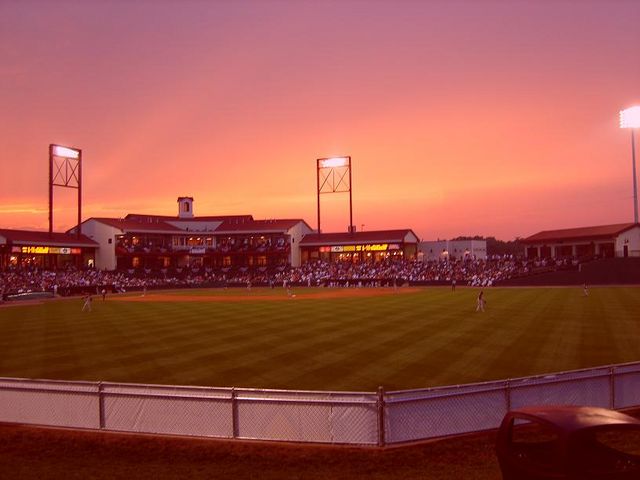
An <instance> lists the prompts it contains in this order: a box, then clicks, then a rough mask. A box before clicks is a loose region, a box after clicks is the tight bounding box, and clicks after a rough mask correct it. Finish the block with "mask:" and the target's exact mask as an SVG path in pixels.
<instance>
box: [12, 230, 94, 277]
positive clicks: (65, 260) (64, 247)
mask: <svg viewBox="0 0 640 480" xmlns="http://www.w3.org/2000/svg"><path fill="white" fill-rule="evenodd" d="M96 248H98V243H96V242H94V241H93V240H91V239H90V238H89V237H87V236H85V235H80V236H79V237H78V235H75V234H69V233H55V232H53V233H49V232H34V231H30V230H8V229H0V270H4V269H7V268H11V267H23V268H24V267H26V268H42V269H47V270H53V269H63V268H67V267H70V266H72V267H75V268H87V267H89V268H90V267H94V265H95V263H94V262H95V252H96Z"/></svg>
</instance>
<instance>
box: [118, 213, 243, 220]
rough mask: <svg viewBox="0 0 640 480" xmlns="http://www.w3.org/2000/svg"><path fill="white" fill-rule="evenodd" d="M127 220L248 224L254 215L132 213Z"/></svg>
mask: <svg viewBox="0 0 640 480" xmlns="http://www.w3.org/2000/svg"><path fill="white" fill-rule="evenodd" d="M124 218H125V220H135V221H139V222H153V221H156V220H158V221H160V220H171V221H178V222H179V221H188V222H223V221H225V220H229V221H236V220H237V221H238V222H248V221H252V220H253V216H252V215H208V216H201V215H200V216H197V217H188V218H184V217H178V216H176V215H149V214H144V213H130V214H128V215H127V216H126V217H124Z"/></svg>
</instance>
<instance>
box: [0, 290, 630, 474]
mask: <svg viewBox="0 0 640 480" xmlns="http://www.w3.org/2000/svg"><path fill="white" fill-rule="evenodd" d="M478 293H479V290H478V289H473V288H458V290H457V291H456V292H452V291H451V289H450V288H444V287H439V288H407V287H402V288H398V289H397V290H396V289H392V288H387V289H302V288H301V289H295V290H294V291H293V292H292V294H291V295H288V294H287V293H286V291H284V290H283V289H282V288H278V289H260V288H253V289H251V290H247V289H235V290H234V289H229V290H182V291H166V292H155V291H149V292H147V293H146V294H145V295H144V296H142V294H141V293H131V294H121V295H108V296H107V297H106V299H105V300H102V298H101V297H100V296H95V297H94V298H93V302H92V305H91V311H88V309H87V308H85V311H82V308H83V303H84V302H83V300H82V299H80V298H71V299H55V300H49V301H42V302H32V303H28V304H27V303H22V304H12V303H11V304H5V305H4V306H0V333H1V335H0V376H5V377H26V378H49V379H73V380H103V381H117V382H144V383H157V384H181V385H210V386H242V387H265V388H288V389H320V390H364V391H372V390H374V389H376V388H377V387H378V386H379V385H382V386H384V387H385V388H386V389H387V390H393V389H408V388H420V387H429V386H436V385H447V384H459V383H465V382H475V381H482V380H492V379H503V378H509V377H511V378H512V377H519V376H525V375H532V374H539V373H546V372H556V371H561V370H570V369H577V368H583V367H591V366H596V365H603V364H610V363H621V362H627V361H635V360H638V359H640V342H638V341H637V339H638V336H639V334H640V319H639V318H638V312H640V288H639V287H606V288H605V287H594V288H591V289H590V290H589V291H588V296H585V295H584V292H583V290H582V288H492V289H488V290H485V297H486V302H487V304H486V309H485V311H484V312H476V297H477V295H478ZM0 433H1V435H0V463H1V464H2V465H3V472H4V474H6V475H7V478H24V479H34V480H36V479H37V480H42V479H45V478H52V479H53V478H62V477H65V478H96V479H102V478H104V479H107V478H108V479H113V478H140V479H146V478H154V479H157V478H162V479H179V478H180V479H181V478H203V479H204V478H234V479H236V480H237V479H280V478H298V479H305V480H316V479H318V480H319V479H321V478H335V479H350V480H353V479H367V480H370V479H378V478H379V479H385V480H388V479H392V480H399V479H415V478H424V479H430V480H445V479H451V478H466V479H478V480H497V479H499V478H501V475H500V471H499V468H498V463H497V459H496V456H495V448H494V434H493V433H491V432H488V433H482V434H477V435H471V436H465V437H461V438H454V439H445V440H440V441H437V442H427V443H422V444H419V445H413V446H404V447H400V448H392V449H389V450H371V449H358V448H344V447H340V448H339V447H330V446H310V445H280V444H275V445H274V444H269V443H267V444H265V443H257V444H251V443H244V442H237V441H216V440H205V439H197V438H176V437H153V436H136V435H129V434H117V433H107V432H82V431H71V430H56V429H42V428H37V427H29V426H17V425H0Z"/></svg>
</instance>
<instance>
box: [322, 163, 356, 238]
mask: <svg viewBox="0 0 640 480" xmlns="http://www.w3.org/2000/svg"><path fill="white" fill-rule="evenodd" d="M316 182H317V194H318V233H321V230H320V194H321V193H343V192H349V232H354V231H355V229H354V228H353V204H352V199H351V198H352V197H351V157H349V156H347V157H330V158H319V159H318V160H317V163H316Z"/></svg>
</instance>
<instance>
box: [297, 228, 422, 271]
mask: <svg viewBox="0 0 640 480" xmlns="http://www.w3.org/2000/svg"><path fill="white" fill-rule="evenodd" d="M417 247H418V237H417V236H416V234H415V233H414V232H413V231H412V230H410V229H405V230H378V231H370V232H345V233H320V234H317V233H312V234H308V235H305V236H304V238H303V239H302V241H301V242H300V253H301V258H302V263H303V264H304V263H306V262H310V261H315V260H323V261H326V262H330V263H336V262H351V263H360V262H371V263H375V262H381V261H384V260H400V259H405V260H412V259H415V258H416V254H417V250H418V248H417Z"/></svg>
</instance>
